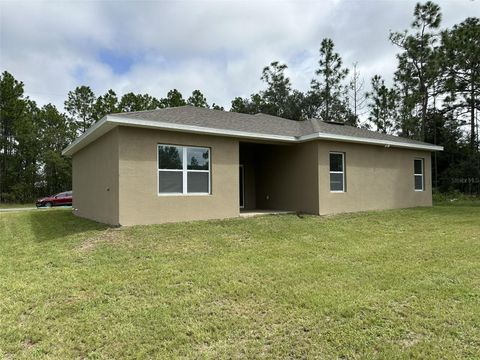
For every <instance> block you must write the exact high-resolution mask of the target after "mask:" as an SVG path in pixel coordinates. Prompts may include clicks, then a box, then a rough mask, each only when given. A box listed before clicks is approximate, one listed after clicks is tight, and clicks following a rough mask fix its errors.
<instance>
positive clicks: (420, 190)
mask: <svg viewBox="0 0 480 360" xmlns="http://www.w3.org/2000/svg"><path fill="white" fill-rule="evenodd" d="M417 160H419V161H421V164H422V173H421V174H417V173H415V161H417ZM424 173H425V161H424V159H423V158H414V159H413V189H414V190H415V191H416V192H422V191H425V175H424ZM417 176H421V177H422V188H421V189H417V188H416V184H415V179H416V178H417Z"/></svg>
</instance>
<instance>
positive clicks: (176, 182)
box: [158, 171, 183, 194]
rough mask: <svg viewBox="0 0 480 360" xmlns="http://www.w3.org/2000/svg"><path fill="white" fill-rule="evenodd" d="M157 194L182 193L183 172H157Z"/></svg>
mask: <svg viewBox="0 0 480 360" xmlns="http://www.w3.org/2000/svg"><path fill="white" fill-rule="evenodd" d="M158 192H159V193H180V194H181V193H183V172H181V171H159V172H158Z"/></svg>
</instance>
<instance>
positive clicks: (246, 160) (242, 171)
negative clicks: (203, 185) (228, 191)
mask: <svg viewBox="0 0 480 360" xmlns="http://www.w3.org/2000/svg"><path fill="white" fill-rule="evenodd" d="M239 147H240V148H239V158H240V159H239V165H240V166H239V186H240V187H239V197H240V214H241V216H257V215H263V214H279V213H292V212H304V213H312V214H318V207H319V205H318V162H317V148H316V144H314V143H305V144H281V143H280V144H272V143H253V142H240V144H239Z"/></svg>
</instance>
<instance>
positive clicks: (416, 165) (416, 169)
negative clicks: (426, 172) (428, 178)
mask: <svg viewBox="0 0 480 360" xmlns="http://www.w3.org/2000/svg"><path fill="white" fill-rule="evenodd" d="M413 178H414V184H415V191H423V190H424V183H425V182H424V179H423V159H415V160H413Z"/></svg>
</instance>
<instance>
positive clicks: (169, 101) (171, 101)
mask: <svg viewBox="0 0 480 360" xmlns="http://www.w3.org/2000/svg"><path fill="white" fill-rule="evenodd" d="M162 104H163V105H164V106H165V107H178V106H184V105H187V102H186V101H185V100H184V99H183V96H182V93H181V92H180V91H178V90H177V89H173V90H170V91H169V92H168V93H167V97H166V98H165V99H162Z"/></svg>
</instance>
